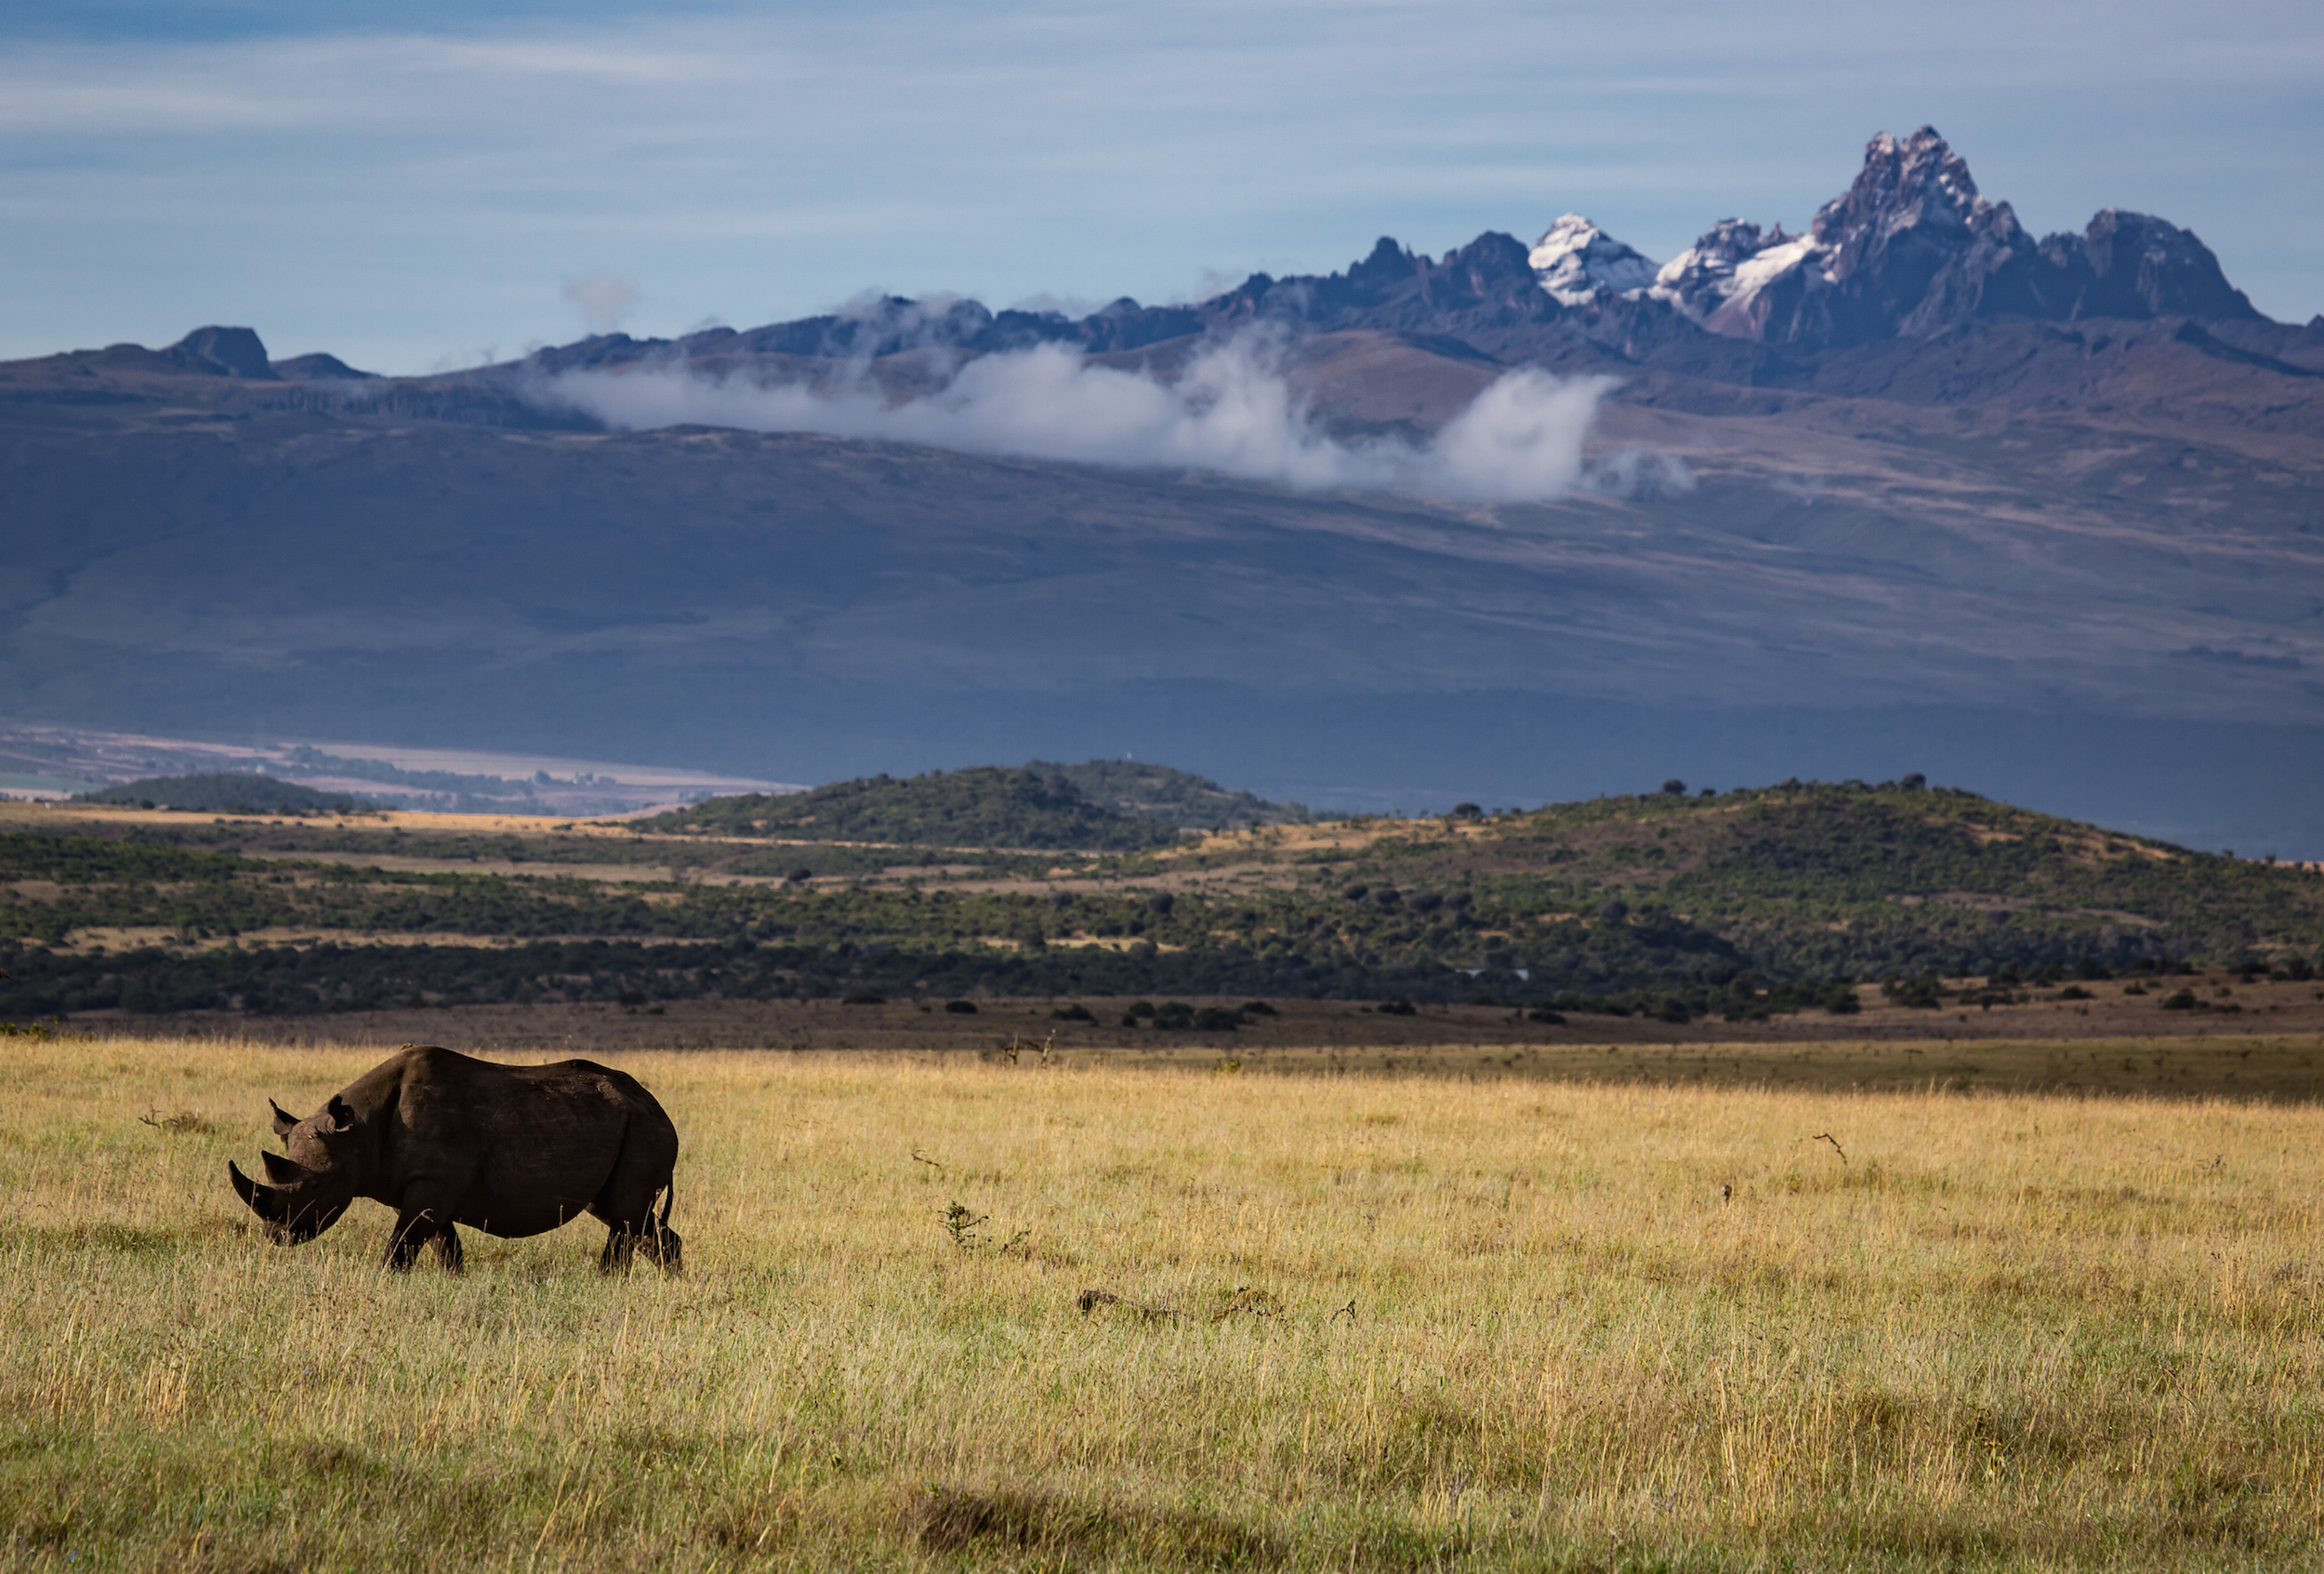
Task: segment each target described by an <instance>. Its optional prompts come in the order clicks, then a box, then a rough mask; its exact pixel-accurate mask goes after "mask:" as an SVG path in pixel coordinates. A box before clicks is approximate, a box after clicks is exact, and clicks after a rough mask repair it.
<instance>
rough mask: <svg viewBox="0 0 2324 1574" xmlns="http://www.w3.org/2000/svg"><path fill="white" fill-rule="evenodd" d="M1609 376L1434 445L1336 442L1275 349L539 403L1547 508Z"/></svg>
mask: <svg viewBox="0 0 2324 1574" xmlns="http://www.w3.org/2000/svg"><path fill="white" fill-rule="evenodd" d="M1611 386H1613V380H1612V379H1611V378H1607V377H1564V378H1561V377H1551V376H1549V375H1547V374H1545V373H1541V372H1537V371H1518V372H1512V373H1509V374H1507V375H1505V376H1503V377H1500V378H1499V380H1497V381H1496V382H1494V383H1493V384H1492V385H1491V386H1489V387H1488V388H1486V390H1485V391H1484V392H1483V393H1482V394H1480V395H1479V396H1478V397H1477V398H1476V400H1475V401H1474V402H1473V403H1471V404H1470V405H1469V407H1468V408H1467V409H1466V410H1463V411H1462V412H1461V413H1460V414H1459V416H1457V417H1454V418H1453V419H1452V420H1451V421H1449V422H1447V423H1446V426H1445V427H1444V428H1443V430H1440V431H1439V432H1437V433H1436V435H1435V437H1434V439H1433V441H1431V442H1429V443H1424V444H1423V443H1406V442H1399V441H1393V440H1386V439H1346V438H1341V437H1337V436H1335V435H1333V434H1332V433H1330V432H1329V431H1328V430H1326V429H1325V427H1324V425H1323V423H1322V422H1321V421H1320V420H1319V419H1317V417H1315V415H1314V411H1313V410H1312V409H1311V408H1310V407H1309V406H1308V404H1307V403H1306V402H1305V401H1304V400H1303V399H1302V398H1301V397H1300V395H1299V394H1298V393H1297V391H1296V390H1294V389H1293V388H1292V387H1291V385H1290V383H1289V382H1288V381H1287V380H1286V378H1285V377H1284V376H1283V375H1282V372H1281V369H1280V366H1279V364H1278V356H1277V354H1276V352H1275V349H1274V345H1273V344H1272V343H1271V342H1270V341H1269V340H1267V339H1266V338H1264V337H1261V336H1258V335H1252V334H1245V335H1241V336H1238V337H1235V338H1233V339H1229V340H1226V341H1223V342H1221V343H1219V344H1215V345H1212V346H1210V347H1208V348H1207V349H1205V350H1204V351H1201V352H1200V353H1198V354H1197V355H1195V357H1194V358H1193V360H1191V361H1190V362H1189V363H1188V364H1187V366H1186V369H1185V371H1184V372H1183V374H1182V375H1181V376H1180V377H1179V378H1178V379H1177V380H1176V381H1175V382H1164V381H1163V380H1161V379H1160V378H1159V377H1155V376H1153V375H1152V374H1150V373H1147V372H1144V371H1125V370H1121V369H1118V368H1116V367H1112V366H1105V365H1100V364H1094V363H1092V362H1090V361H1089V360H1088V359H1087V358H1086V357H1084V356H1083V355H1082V354H1081V353H1080V352H1079V351H1076V350H1075V349H1073V348H1071V347H1068V346H1063V345H1053V344H1052V345H1041V346H1038V347H1037V348H1035V349H1031V350H1025V351H1011V352H1009V353H1006V354H998V355H986V356H984V357H981V358H979V359H976V360H972V361H971V362H969V363H968V364H966V365H964V366H962V367H961V368H960V369H959V371H958V373H957V375H955V376H954V377H952V378H951V379H950V380H949V381H948V382H947V383H946V384H945V385H944V387H943V388H942V389H941V390H938V391H936V392H932V393H929V394H925V395H922V396H920V397H918V398H910V399H905V400H902V401H896V400H893V399H891V398H890V397H888V396H887V395H886V394H884V393H883V392H882V391H881V390H878V388H876V387H874V386H873V385H872V384H871V383H870V381H869V380H868V379H867V378H865V377H864V376H862V375H861V373H860V371H859V372H856V373H854V374H853V375H851V376H850V377H847V378H845V379H844V380H843V381H842V383H841V384H840V386H838V388H836V389H817V388H811V387H808V386H806V385H804V384H800V383H762V382H758V381H754V380H752V379H750V378H748V377H742V376H730V377H708V376H705V375H703V374H701V373H699V372H697V371H694V370H693V369H691V368H689V367H686V366H683V365H649V366H643V367H639V368H634V369H631V370H627V371H611V372H608V371H594V370H591V371H574V372H566V373H562V374H560V375H558V376H555V377H549V378H547V379H545V380H544V381H543V382H542V383H541V384H540V385H538V387H537V388H536V389H535V397H536V398H538V399H540V400H542V401H543V402H544V403H552V404H557V405H562V406H565V407H568V408H572V409H575V410H579V411H582V412H584V413H586V414H588V415H589V416H592V417H596V418H597V419H599V420H601V421H603V422H605V423H606V424H607V425H608V426H613V427H617V428H622V429H626V430H649V429H653V428H657V427H669V426H685V425H700V426H723V427H737V428H741V429H744V430H751V431H803V432H821V433H824V434H825V435H828V436H834V437H860V438H878V439H886V440H889V441H891V442H899V443H925V444H928V445H929V446H931V447H936V448H949V449H954V450H957V451H959V452H963V453H970V454H1006V455H1014V456H1023V457H1028V458H1038V459H1058V460H1064V461H1068V462H1076V463H1084V464H1103V465H1122V466H1131V467H1141V468H1167V469H1173V470H1209V471H1215V472H1217V473H1219V474H1221V475H1229V476H1234V477H1236V478H1238V479H1241V480H1246V481H1260V482H1268V483H1274V484H1277V485H1283V486H1291V487H1296V488H1299V489H1301V490H1304V491H1325V490H1340V489H1366V490H1388V491H1397V492H1406V493H1413V494H1418V495H1420V496H1435V497H1447V498H1458V499H1462V500H1468V501H1479V502H1509V503H1523V502H1543V501H1547V500H1549V499H1551V498H1553V497H1557V496H1563V495H1565V493H1567V492H1569V491H1571V490H1573V489H1574V487H1575V486H1576V485H1577V484H1578V483H1581V482H1582V480H1583V464H1582V440H1583V439H1584V438H1585V437H1586V436H1587V435H1588V433H1589V430H1590V423H1591V418H1592V417H1593V416H1594V415H1595V414H1596V411H1597V406H1598V401H1599V400H1600V399H1601V398H1602V397H1603V396H1604V393H1605V390H1607V389H1608V388H1610V387H1611Z"/></svg>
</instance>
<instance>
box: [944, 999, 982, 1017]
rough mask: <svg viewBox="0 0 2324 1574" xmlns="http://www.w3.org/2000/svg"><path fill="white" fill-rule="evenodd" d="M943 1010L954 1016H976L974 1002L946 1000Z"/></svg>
mask: <svg viewBox="0 0 2324 1574" xmlns="http://www.w3.org/2000/svg"><path fill="white" fill-rule="evenodd" d="M944 1010H946V1011H948V1012H951V1013H952V1014H953V1015H955V1016H974V1015H975V1014H976V1002H975V1001H974V1000H946V1001H945V1002H944Z"/></svg>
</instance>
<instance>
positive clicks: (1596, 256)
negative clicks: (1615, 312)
mask: <svg viewBox="0 0 2324 1574" xmlns="http://www.w3.org/2000/svg"><path fill="white" fill-rule="evenodd" d="M1525 261H1526V264H1527V266H1529V267H1530V268H1531V269H1532V270H1533V276H1534V277H1535V278H1536V279H1538V281H1540V284H1541V287H1542V288H1543V289H1545V290H1547V291H1549V292H1550V294H1551V295H1552V296H1553V297H1555V298H1556V299H1557V302H1558V304H1559V305H1561V306H1590V305H1594V304H1596V303H1597V302H1599V301H1602V300H1608V299H1612V298H1616V297H1619V296H1625V295H1628V294H1630V293H1631V291H1633V290H1643V289H1644V288H1646V287H1647V286H1648V285H1650V284H1653V283H1654V279H1655V265H1654V264H1653V263H1652V262H1650V261H1648V260H1647V259H1646V258H1644V256H1642V255H1641V254H1640V253H1639V252H1638V251H1636V250H1635V249H1634V248H1632V247H1631V246H1628V245H1624V244H1623V243H1622V242H1620V241H1618V240H1616V239H1615V238H1614V237H1613V236H1611V235H1609V234H1607V233H1606V232H1605V231H1603V230H1601V229H1599V228H1598V227H1597V225H1595V224H1593V223H1591V221H1590V220H1589V219H1587V218H1583V217H1582V216H1581V215H1580V214H1578V213H1568V214H1565V215H1563V216H1562V217H1561V218H1559V219H1558V221H1557V222H1556V223H1554V224H1552V225H1551V226H1550V228H1549V232H1548V233H1547V234H1545V235H1543V236H1542V237H1541V238H1540V240H1538V241H1537V242H1535V243H1534V246H1533V249H1532V251H1531V252H1529V253H1528V254H1527V255H1526V258H1525Z"/></svg>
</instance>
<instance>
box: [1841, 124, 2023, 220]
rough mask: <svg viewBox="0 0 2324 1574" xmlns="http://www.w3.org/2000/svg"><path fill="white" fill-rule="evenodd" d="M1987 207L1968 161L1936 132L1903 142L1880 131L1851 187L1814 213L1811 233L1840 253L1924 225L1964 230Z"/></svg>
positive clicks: (1928, 131)
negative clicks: (1814, 218) (1970, 170)
mask: <svg viewBox="0 0 2324 1574" xmlns="http://www.w3.org/2000/svg"><path fill="white" fill-rule="evenodd" d="M1986 207H1987V203H1986V200H1985V199H1984V198H1983V197H1981V196H1979V195H1978V194H1977V182H1976V180H1975V179H1974V178H1973V177H1972V176H1971V175H1970V173H1969V165H1968V163H1967V161H1966V160H1964V159H1963V158H1962V157H1961V155H1960V154H1959V153H1957V152H1953V150H1952V148H1951V147H1950V146H1948V144H1947V142H1946V140H1945V139H1944V138H1942V137H1940V136H1938V135H1937V131H1936V127H1935V126H1922V127H1921V129H1920V130H1918V131H1915V132H1914V133H1913V134H1912V135H1911V136H1909V137H1904V138H1897V137H1893V136H1891V135H1889V134H1888V133H1887V132H1885V131H1883V132H1882V133H1881V134H1880V135H1879V136H1877V137H1875V138H1873V139H1871V140H1870V141H1869V142H1868V143H1866V144H1865V147H1864V167H1863V168H1862V169H1860V170H1858V171H1857V172H1856V178H1855V183H1854V184H1852V185H1851V186H1849V188H1848V189H1847V191H1845V192H1842V194H1841V195H1839V196H1837V197H1834V198H1833V199H1832V200H1831V201H1829V202H1828V203H1826V204H1825V205H1823V207H1822V208H1821V209H1820V210H1818V211H1817V213H1816V222H1815V224H1814V226H1813V230H1812V232H1813V233H1814V235H1815V236H1816V244H1817V245H1822V246H1827V247H1829V248H1831V249H1832V250H1834V251H1842V250H1845V249H1847V248H1849V247H1851V246H1857V247H1862V246H1866V245H1877V244H1879V242H1881V241H1882V240H1885V239H1887V238H1888V237H1890V236H1893V235H1895V234H1898V233H1901V232H1903V231H1909V230H1913V229H1916V228H1919V227H1921V226H1922V225H1931V226H1936V227H1940V228H1946V229H1953V230H1962V229H1966V228H1968V227H1969V225H1970V223H1971V221H1972V220H1973V219H1974V218H1976V217H1978V216H1979V215H1980V214H1981V213H1982V212H1983V211H1984V210H1985V208H1986Z"/></svg>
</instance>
